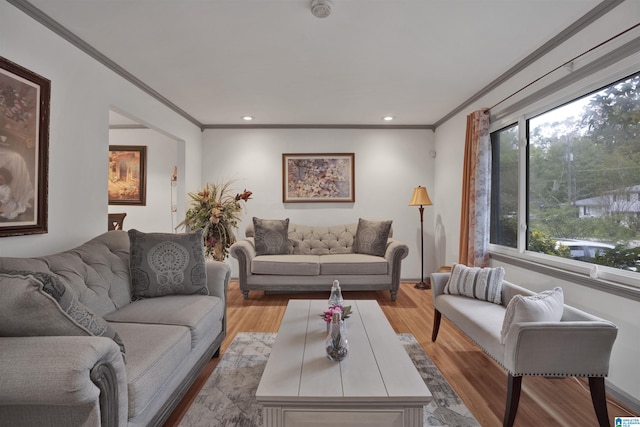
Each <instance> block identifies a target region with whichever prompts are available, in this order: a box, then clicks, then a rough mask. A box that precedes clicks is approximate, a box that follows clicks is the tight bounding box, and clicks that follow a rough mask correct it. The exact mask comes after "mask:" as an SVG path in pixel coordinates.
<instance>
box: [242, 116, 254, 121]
mask: <svg viewBox="0 0 640 427" xmlns="http://www.w3.org/2000/svg"><path fill="white" fill-rule="evenodd" d="M242 120H246V121H247V122H250V121H251V120H253V116H242Z"/></svg>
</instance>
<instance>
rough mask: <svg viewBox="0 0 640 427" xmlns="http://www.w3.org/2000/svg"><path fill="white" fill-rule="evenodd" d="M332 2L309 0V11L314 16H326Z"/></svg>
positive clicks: (327, 0) (329, 0)
mask: <svg viewBox="0 0 640 427" xmlns="http://www.w3.org/2000/svg"><path fill="white" fill-rule="evenodd" d="M332 7H333V4H332V3H331V0H312V1H311V13H313V16H315V17H316V18H326V17H327V16H329V15H330V14H331V8H332Z"/></svg>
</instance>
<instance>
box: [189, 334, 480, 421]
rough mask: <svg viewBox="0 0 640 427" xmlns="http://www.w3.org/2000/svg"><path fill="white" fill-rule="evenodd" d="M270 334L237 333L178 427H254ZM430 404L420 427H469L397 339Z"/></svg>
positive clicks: (413, 345) (414, 353)
mask: <svg viewBox="0 0 640 427" xmlns="http://www.w3.org/2000/svg"><path fill="white" fill-rule="evenodd" d="M275 338H276V334H272V333H261V332H239V333H238V334H237V335H236V337H235V339H234V340H233V341H232V342H231V344H230V345H229V348H228V349H227V351H226V352H225V353H224V354H223V356H222V360H220V362H219V363H218V365H217V366H216V368H215V369H214V371H213V372H212V373H211V376H210V377H209V379H208V380H207V382H206V383H205V384H204V386H203V387H202V390H200V393H199V394H198V396H197V397H196V398H195V400H194V402H193V404H192V405H191V407H190V408H189V410H188V411H187V413H186V414H185V416H184V418H183V419H182V421H181V422H180V426H183V427H205V426H206V427H211V426H215V427H260V426H262V407H261V406H260V405H259V404H258V403H257V402H256V399H255V392H256V389H257V388H258V383H259V382H260V377H261V375H262V371H263V370H264V367H265V365H266V363H267V359H268V358H269V353H270V352H271V346H272V345H273V343H274V341H275ZM398 338H399V339H400V341H401V342H402V343H403V345H404V347H405V349H406V350H407V353H408V354H409V356H410V357H411V360H413V363H414V365H415V366H416V368H417V369H418V371H419V372H420V375H422V378H423V379H424V381H425V384H426V385H427V387H429V390H430V391H431V394H432V395H433V400H432V401H431V402H430V403H429V404H428V405H426V406H425V408H424V425H425V426H438V427H472V426H479V425H480V424H479V423H478V422H477V421H476V420H475V418H473V416H472V415H471V413H470V412H469V410H468V409H467V407H466V406H465V405H464V403H462V401H461V400H460V398H459V397H458V395H457V394H456V393H455V391H453V389H452V388H451V387H450V386H449V384H448V383H447V381H446V380H445V379H444V377H443V376H442V374H441V373H440V371H439V370H438V368H437V367H436V366H435V365H434V364H433V362H432V361H431V360H430V359H429V358H428V357H427V355H426V354H425V353H424V350H423V349H422V347H420V345H419V344H418V342H417V341H416V340H415V338H414V337H413V335H411V334H399V335H398Z"/></svg>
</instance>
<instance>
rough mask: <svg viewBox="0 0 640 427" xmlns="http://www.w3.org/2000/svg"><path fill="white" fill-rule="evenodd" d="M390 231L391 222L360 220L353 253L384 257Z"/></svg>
mask: <svg viewBox="0 0 640 427" xmlns="http://www.w3.org/2000/svg"><path fill="white" fill-rule="evenodd" d="M390 231H391V220H389V221H369V220H366V219H362V218H360V219H359V220H358V228H357V229H356V237H355V239H354V241H353V252H355V253H357V254H367V255H375V256H381V257H383V256H384V254H385V252H386V251H387V240H388V239H389V232H390Z"/></svg>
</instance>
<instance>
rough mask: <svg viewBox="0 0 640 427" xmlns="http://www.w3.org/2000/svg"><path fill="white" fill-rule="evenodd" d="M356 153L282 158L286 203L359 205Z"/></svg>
mask: <svg viewBox="0 0 640 427" xmlns="http://www.w3.org/2000/svg"><path fill="white" fill-rule="evenodd" d="M354 163H355V156H354V153H326V154H325V153H285V154H283V155H282V201H283V202H284V203H313V202H333V203H335V202H351V203H353V202H355V200H356V199H355V194H356V193H355V165H354Z"/></svg>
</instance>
